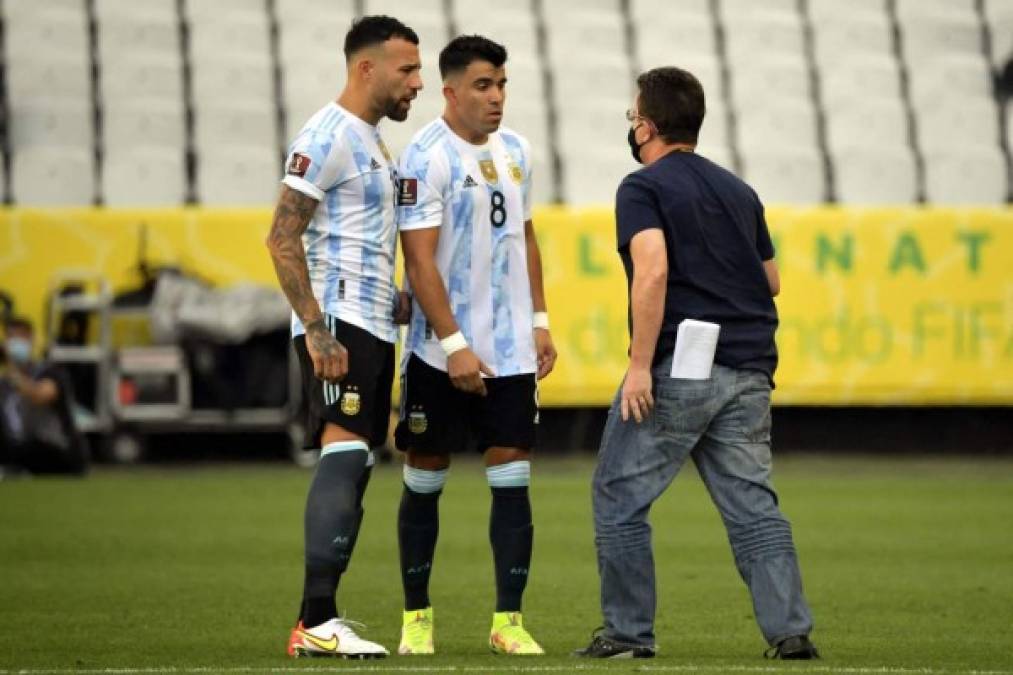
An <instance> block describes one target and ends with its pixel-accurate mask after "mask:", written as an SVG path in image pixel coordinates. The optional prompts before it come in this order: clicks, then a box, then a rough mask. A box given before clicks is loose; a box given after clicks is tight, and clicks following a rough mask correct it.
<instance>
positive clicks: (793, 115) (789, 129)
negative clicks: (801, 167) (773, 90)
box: [735, 99, 816, 153]
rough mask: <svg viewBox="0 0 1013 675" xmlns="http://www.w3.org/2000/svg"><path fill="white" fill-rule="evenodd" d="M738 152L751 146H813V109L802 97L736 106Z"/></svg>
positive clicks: (814, 117) (814, 140) (814, 124)
mask: <svg viewBox="0 0 1013 675" xmlns="http://www.w3.org/2000/svg"><path fill="white" fill-rule="evenodd" d="M735 113H736V123H737V124H736V141H737V145H738V148H739V152H740V153H741V152H743V151H744V150H745V149H747V148H750V147H753V146H757V145H759V146H761V147H766V146H771V145H783V146H785V147H799V146H801V147H812V148H814V149H815V148H816V113H815V112H814V110H813V106H812V103H811V102H810V101H809V100H806V99H794V100H789V99H777V100H774V101H768V102H765V103H764V104H763V105H758V104H757V103H756V102H746V103H745V104H744V105H741V106H736V109H735Z"/></svg>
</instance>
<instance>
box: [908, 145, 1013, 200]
mask: <svg viewBox="0 0 1013 675" xmlns="http://www.w3.org/2000/svg"><path fill="white" fill-rule="evenodd" d="M1009 186H1010V182H1009V176H1008V174H1007V165H1006V157H1005V156H1004V155H1003V153H1002V152H1001V151H1000V150H999V147H998V146H997V145H983V146H978V147H975V146H969V145H967V146H961V147H959V148H956V147H946V146H935V147H931V148H928V149H927V150H926V151H925V193H926V199H927V200H928V202H929V203H931V204H947V205H972V204H982V205H995V204H1002V203H1004V202H1005V201H1006V198H1007V194H1008V192H1009Z"/></svg>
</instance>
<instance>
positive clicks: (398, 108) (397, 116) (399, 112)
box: [384, 98, 409, 122]
mask: <svg viewBox="0 0 1013 675" xmlns="http://www.w3.org/2000/svg"><path fill="white" fill-rule="evenodd" d="M401 103H402V99H399V98H396V99H392V100H390V101H387V109H386V110H385V111H384V115H386V116H387V117H389V118H390V119H392V120H394V121H395V122H404V121H405V120H406V119H408V110H409V108H408V107H407V106H402V105H401Z"/></svg>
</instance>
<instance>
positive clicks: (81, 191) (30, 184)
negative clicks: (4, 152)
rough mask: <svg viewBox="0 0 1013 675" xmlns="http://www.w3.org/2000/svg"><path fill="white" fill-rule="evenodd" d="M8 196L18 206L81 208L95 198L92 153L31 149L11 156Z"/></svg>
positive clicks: (82, 150) (73, 148) (75, 150)
mask: <svg viewBox="0 0 1013 675" xmlns="http://www.w3.org/2000/svg"><path fill="white" fill-rule="evenodd" d="M11 197H12V199H13V201H14V202H15V203H16V204H17V205H19V206H82V205H88V204H91V203H92V202H93V201H94V199H95V177H94V153H93V152H92V151H91V149H90V148H89V149H87V150H86V149H83V148H81V147H76V146H75V147H59V146H47V147H32V148H25V149H24V150H20V151H19V150H14V151H13V152H12V153H11Z"/></svg>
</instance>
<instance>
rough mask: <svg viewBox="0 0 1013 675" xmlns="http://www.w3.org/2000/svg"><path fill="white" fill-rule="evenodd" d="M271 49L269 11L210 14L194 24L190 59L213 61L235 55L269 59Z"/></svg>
mask: <svg viewBox="0 0 1013 675" xmlns="http://www.w3.org/2000/svg"><path fill="white" fill-rule="evenodd" d="M270 52H271V45H270V39H269V35H268V23H267V13H266V12H263V11H262V12H259V13H257V14H239V15H237V16H230V15H228V14H224V15H221V16H219V15H209V16H207V17H202V18H201V20H200V21H194V22H192V23H191V24H190V58H191V59H193V60H194V61H195V62H204V63H207V62H213V61H215V60H216V59H219V58H223V57H224V58H230V57H232V56H233V55H237V56H243V57H248V58H251V59H252V58H256V57H258V56H263V57H265V58H267V57H268V56H269V55H270Z"/></svg>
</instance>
